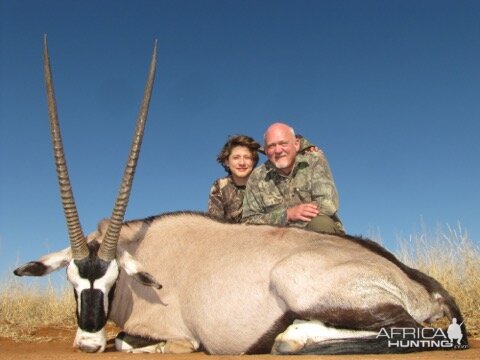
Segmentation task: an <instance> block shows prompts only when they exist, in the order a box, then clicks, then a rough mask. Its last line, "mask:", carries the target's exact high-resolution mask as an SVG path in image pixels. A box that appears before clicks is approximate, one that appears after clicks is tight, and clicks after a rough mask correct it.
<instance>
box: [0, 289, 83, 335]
mask: <svg viewBox="0 0 480 360" xmlns="http://www.w3.org/2000/svg"><path fill="white" fill-rule="evenodd" d="M46 326H52V327H55V328H56V329H74V328H75V327H76V318H75V300H74V298H73V293H72V290H71V289H70V288H63V289H61V290H58V289H55V288H54V287H53V285H52V284H51V283H49V285H48V287H46V288H44V289H41V288H39V287H38V286H35V285H33V286H32V285H24V284H23V283H22V281H21V279H19V280H12V281H11V282H10V283H8V284H4V285H3V287H2V289H1V292H0V336H2V337H8V338H12V339H15V340H17V341H29V342H46V341H51V340H52V339H50V338H49V337H45V336H44V335H38V330H39V329H40V328H41V327H46Z"/></svg>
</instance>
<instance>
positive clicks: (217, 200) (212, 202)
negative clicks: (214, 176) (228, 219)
mask: <svg viewBox="0 0 480 360" xmlns="http://www.w3.org/2000/svg"><path fill="white" fill-rule="evenodd" d="M208 213H209V214H210V215H212V216H214V217H216V218H219V219H223V218H225V211H224V209H223V200H222V193H221V192H220V186H219V184H218V180H216V181H215V182H214V183H213V185H212V188H211V189H210V195H209V196H208Z"/></svg>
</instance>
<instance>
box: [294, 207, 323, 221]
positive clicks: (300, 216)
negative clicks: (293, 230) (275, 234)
mask: <svg viewBox="0 0 480 360" xmlns="http://www.w3.org/2000/svg"><path fill="white" fill-rule="evenodd" d="M318 214H319V211H318V207H317V205H316V204H300V205H297V206H294V207H291V208H289V209H287V220H288V221H311V220H312V219H313V218H314V217H315V216H317V215H318Z"/></svg>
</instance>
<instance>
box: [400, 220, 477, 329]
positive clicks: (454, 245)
mask: <svg viewBox="0 0 480 360" xmlns="http://www.w3.org/2000/svg"><path fill="white" fill-rule="evenodd" d="M399 243H400V251H399V254H398V257H399V259H400V260H401V261H403V262H404V263H405V264H407V265H409V266H411V267H414V268H417V269H419V270H421V271H423V272H424V273H426V274H428V275H430V276H432V277H433V278H435V279H436V280H438V281H439V282H440V283H441V284H442V285H443V286H444V287H445V289H446V290H447V291H448V292H449V293H450V294H451V295H452V296H453V297H454V298H455V301H456V302H457V304H458V306H459V307H460V309H461V311H462V313H463V316H464V318H465V324H466V325H467V330H468V332H469V335H470V336H472V337H475V338H478V337H480V248H479V247H478V246H475V244H474V243H473V242H472V241H471V239H470V238H469V236H468V233H467V232H466V231H464V229H462V227H461V226H460V225H457V227H456V228H452V227H450V226H448V225H447V227H446V230H444V229H443V228H442V227H440V226H439V227H438V228H437V229H436V230H435V231H434V232H433V233H431V232H429V231H428V229H425V228H424V229H423V231H422V233H421V234H420V235H414V236H410V238H409V239H402V240H400V241H399Z"/></svg>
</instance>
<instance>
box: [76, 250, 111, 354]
mask: <svg viewBox="0 0 480 360" xmlns="http://www.w3.org/2000/svg"><path fill="white" fill-rule="evenodd" d="M88 247H89V250H90V255H89V257H88V258H85V259H83V260H71V261H70V263H69V265H68V267H67V277H68V280H69V281H70V283H71V284H72V285H73V288H74V293H75V300H76V303H77V309H76V313H77V322H78V330H77V336H76V338H75V343H74V345H75V346H77V347H78V348H79V349H80V350H82V351H85V352H101V351H104V350H105V346H106V337H105V333H104V327H105V324H106V322H107V319H108V314H109V309H110V305H111V302H112V300H113V294H114V291H115V282H116V280H117V278H118V274H119V267H118V264H117V261H116V260H112V261H105V260H102V259H100V258H99V257H98V256H97V251H98V248H99V244H98V243H97V242H96V241H93V242H90V243H89V244H88Z"/></svg>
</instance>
